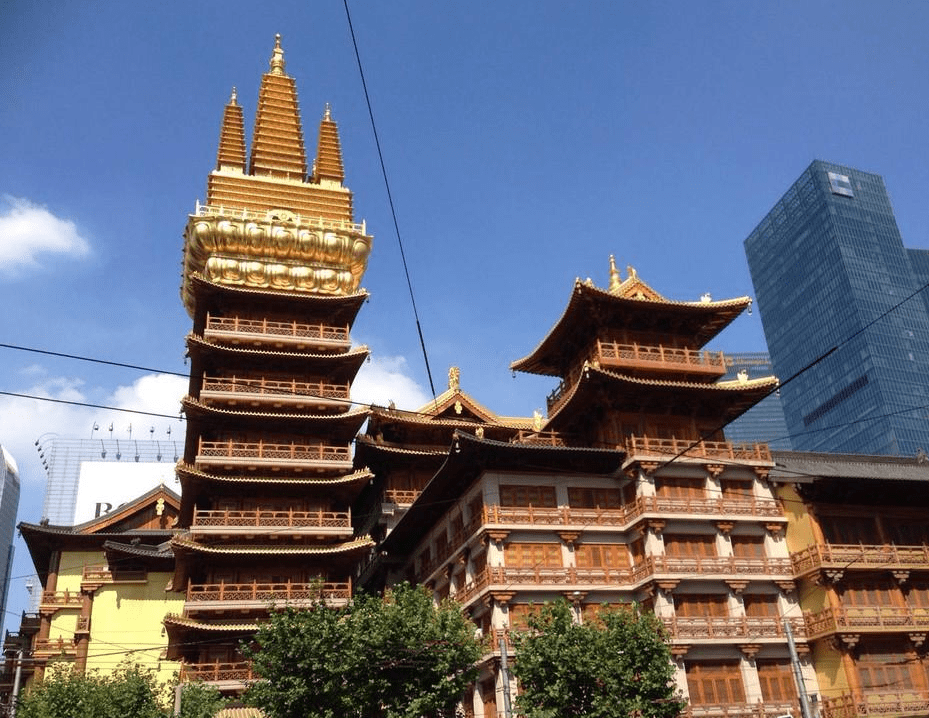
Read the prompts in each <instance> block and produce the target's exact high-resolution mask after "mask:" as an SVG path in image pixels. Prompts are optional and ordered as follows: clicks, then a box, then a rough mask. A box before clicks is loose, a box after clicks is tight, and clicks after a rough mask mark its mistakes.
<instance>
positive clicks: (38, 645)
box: [32, 638, 77, 660]
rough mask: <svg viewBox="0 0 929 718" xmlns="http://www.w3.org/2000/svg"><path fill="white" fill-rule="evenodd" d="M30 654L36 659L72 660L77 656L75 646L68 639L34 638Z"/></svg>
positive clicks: (72, 641) (71, 640)
mask: <svg viewBox="0 0 929 718" xmlns="http://www.w3.org/2000/svg"><path fill="white" fill-rule="evenodd" d="M32 654H33V656H34V657H35V658H36V659H46V660H47V659H49V658H74V657H75V656H77V645H76V644H75V642H74V640H73V639H70V638H67V639H66V638H36V639H35V643H34V644H33V646H32Z"/></svg>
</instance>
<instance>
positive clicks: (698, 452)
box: [626, 436, 771, 462]
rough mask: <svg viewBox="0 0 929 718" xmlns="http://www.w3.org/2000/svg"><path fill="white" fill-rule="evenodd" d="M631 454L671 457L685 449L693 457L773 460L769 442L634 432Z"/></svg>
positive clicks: (631, 438) (629, 442)
mask: <svg viewBox="0 0 929 718" xmlns="http://www.w3.org/2000/svg"><path fill="white" fill-rule="evenodd" d="M626 451H627V452H628V453H629V455H630V456H633V457H635V456H656V457H660V458H665V459H670V458H671V457H673V456H677V455H678V454H681V453H683V456H684V457H685V458H690V459H717V460H718V459H724V460H729V461H750V462H755V461H764V462H770V461H771V450H770V449H769V448H768V445H767V444H733V443H732V442H731V441H697V440H694V439H676V438H673V439H658V438H656V437H651V436H630V437H629V440H628V441H627V443H626Z"/></svg>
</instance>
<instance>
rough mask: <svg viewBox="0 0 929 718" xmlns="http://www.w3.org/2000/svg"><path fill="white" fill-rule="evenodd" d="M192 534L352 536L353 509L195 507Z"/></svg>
mask: <svg viewBox="0 0 929 718" xmlns="http://www.w3.org/2000/svg"><path fill="white" fill-rule="evenodd" d="M190 533H191V534H192V535H194V536H196V535H218V536H241V535H246V536H255V535H259V534H264V533H273V534H274V535H275V536H319V537H324V536H351V535H352V515H351V512H349V511H322V510H320V511H294V510H292V509H288V510H283V511H274V510H270V509H194V520H193V523H192V524H191V527H190Z"/></svg>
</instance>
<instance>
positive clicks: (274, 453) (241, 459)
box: [196, 438, 352, 471]
mask: <svg viewBox="0 0 929 718" xmlns="http://www.w3.org/2000/svg"><path fill="white" fill-rule="evenodd" d="M351 466H352V456H351V451H350V450H349V447H348V446H330V445H327V444H295V443H289V444H273V443H270V442H264V441H255V442H249V441H235V440H233V439H227V440H226V441H206V440H204V439H202V438H201V439H200V443H199V447H198V449H197V459H196V467H197V468H198V469H206V468H210V467H221V468H225V469H233V468H241V467H244V468H247V469H252V470H257V469H271V470H275V469H289V470H292V471H302V470H318V471H326V470H330V469H332V470H336V471H349V470H351Z"/></svg>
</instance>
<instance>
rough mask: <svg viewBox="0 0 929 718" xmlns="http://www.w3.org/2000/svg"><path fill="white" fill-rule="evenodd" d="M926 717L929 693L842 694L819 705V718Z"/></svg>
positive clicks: (872, 692)
mask: <svg viewBox="0 0 929 718" xmlns="http://www.w3.org/2000/svg"><path fill="white" fill-rule="evenodd" d="M927 714H929V691H918V690H913V691H894V692H887V691H877V690H875V691H867V690H866V691H862V692H861V693H843V694H842V695H840V696H835V697H833V698H825V699H824V700H823V702H822V715H823V718H859V716H925V715H927Z"/></svg>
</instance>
